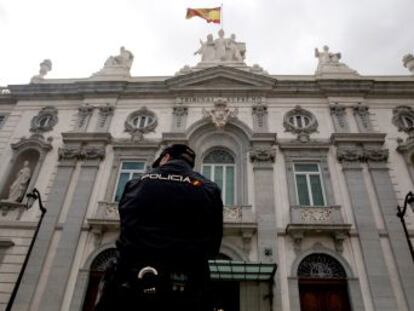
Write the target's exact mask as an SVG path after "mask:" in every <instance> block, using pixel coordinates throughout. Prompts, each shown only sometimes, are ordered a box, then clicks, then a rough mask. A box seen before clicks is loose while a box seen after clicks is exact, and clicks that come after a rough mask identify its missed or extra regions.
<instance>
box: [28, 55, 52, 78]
mask: <svg viewBox="0 0 414 311" xmlns="http://www.w3.org/2000/svg"><path fill="white" fill-rule="evenodd" d="M51 70H52V61H51V60H50V59H45V60H44V61H43V62H41V63H40V69H39V74H37V75H35V76H33V77H32V79H31V80H30V83H38V82H41V81H43V80H44V79H45V76H46V75H47V73H48V72H49V71H51Z"/></svg>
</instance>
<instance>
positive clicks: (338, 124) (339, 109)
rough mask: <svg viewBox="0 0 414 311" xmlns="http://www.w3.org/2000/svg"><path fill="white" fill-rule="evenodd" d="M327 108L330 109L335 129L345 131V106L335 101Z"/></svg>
mask: <svg viewBox="0 0 414 311" xmlns="http://www.w3.org/2000/svg"><path fill="white" fill-rule="evenodd" d="M329 109H330V111H331V116H332V118H333V123H334V126H335V130H336V131H337V132H347V131H348V130H349V129H348V123H347V122H346V107H345V106H344V105H339V104H338V103H335V104H331V105H330V106H329Z"/></svg>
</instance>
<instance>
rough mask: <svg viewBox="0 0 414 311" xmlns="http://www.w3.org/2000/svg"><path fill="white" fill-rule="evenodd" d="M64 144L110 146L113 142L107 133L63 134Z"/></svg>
mask: <svg viewBox="0 0 414 311" xmlns="http://www.w3.org/2000/svg"><path fill="white" fill-rule="evenodd" d="M62 139H63V143H65V144H68V143H83V144H86V143H103V144H109V143H110V142H111V140H112V136H111V134H110V133H106V132H95V133H93V132H92V133H85V132H64V133H62Z"/></svg>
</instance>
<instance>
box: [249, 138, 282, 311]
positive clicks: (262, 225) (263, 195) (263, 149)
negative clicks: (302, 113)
mask: <svg viewBox="0 0 414 311" xmlns="http://www.w3.org/2000/svg"><path fill="white" fill-rule="evenodd" d="M275 157H276V152H275V149H274V147H273V146H272V145H271V144H266V143H257V144H253V148H252V150H251V151H250V161H251V162H252V165H253V175H254V177H253V178H254V185H255V189H254V191H255V194H256V195H255V208H256V215H257V227H258V228H257V236H258V242H257V243H258V257H259V258H258V260H259V261H260V262H266V263H274V262H277V260H278V256H277V230H276V213H275V211H276V208H275V206H274V202H275V198H274V179H273V165H274V161H275ZM280 291H281V289H280V286H279V285H276V287H275V288H274V292H275V298H274V300H273V301H274V304H275V310H281V302H280V296H281V292H280Z"/></svg>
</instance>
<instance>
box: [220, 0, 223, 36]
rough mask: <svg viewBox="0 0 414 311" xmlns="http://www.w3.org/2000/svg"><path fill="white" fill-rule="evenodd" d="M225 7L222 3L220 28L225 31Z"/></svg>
mask: <svg viewBox="0 0 414 311" xmlns="http://www.w3.org/2000/svg"><path fill="white" fill-rule="evenodd" d="M223 6H224V4H223V2H222V3H221V6H220V7H221V10H220V11H221V12H220V13H221V16H220V26H221V29H223V30H224V10H223Z"/></svg>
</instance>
